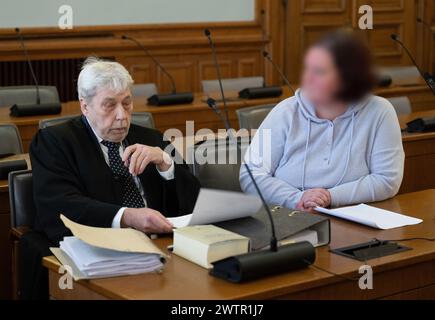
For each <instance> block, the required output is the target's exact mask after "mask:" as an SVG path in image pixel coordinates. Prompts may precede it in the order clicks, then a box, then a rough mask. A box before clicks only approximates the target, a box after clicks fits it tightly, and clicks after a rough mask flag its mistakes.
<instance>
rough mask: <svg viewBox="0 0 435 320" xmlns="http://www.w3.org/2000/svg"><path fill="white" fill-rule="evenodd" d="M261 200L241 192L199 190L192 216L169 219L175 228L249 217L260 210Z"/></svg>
mask: <svg viewBox="0 0 435 320" xmlns="http://www.w3.org/2000/svg"><path fill="white" fill-rule="evenodd" d="M261 205H262V203H261V200H260V198H259V197H257V196H254V195H248V194H244V193H242V192H232V191H222V190H213V189H201V191H200V192H199V196H198V200H197V201H196V204H195V208H194V209H193V213H192V214H187V215H184V216H181V217H175V218H169V221H171V223H172V224H173V225H174V227H175V228H182V227H185V226H192V225H201V224H210V223H216V222H220V221H227V220H232V219H238V218H244V217H249V216H252V215H254V214H256V213H257V212H258V210H260V208H261Z"/></svg>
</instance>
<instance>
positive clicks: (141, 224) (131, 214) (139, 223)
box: [121, 208, 173, 233]
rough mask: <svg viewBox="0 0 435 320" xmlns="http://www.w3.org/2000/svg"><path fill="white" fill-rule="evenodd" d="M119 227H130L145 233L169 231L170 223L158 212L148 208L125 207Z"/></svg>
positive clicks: (170, 229)
mask: <svg viewBox="0 0 435 320" xmlns="http://www.w3.org/2000/svg"><path fill="white" fill-rule="evenodd" d="M121 227H123V228H126V227H131V228H134V229H136V230H139V231H142V232H145V233H169V232H171V231H172V229H173V226H172V224H171V223H170V222H169V221H168V219H166V218H165V217H164V216H163V215H162V214H161V213H160V212H158V211H156V210H153V209H149V208H138V209H136V208H126V209H125V210H124V214H123V215H122V218H121Z"/></svg>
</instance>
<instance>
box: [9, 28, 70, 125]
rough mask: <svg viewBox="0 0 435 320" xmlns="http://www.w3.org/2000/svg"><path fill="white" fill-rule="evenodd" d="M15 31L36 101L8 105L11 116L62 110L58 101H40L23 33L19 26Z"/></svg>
mask: <svg viewBox="0 0 435 320" xmlns="http://www.w3.org/2000/svg"><path fill="white" fill-rule="evenodd" d="M15 32H16V34H17V36H18V40H19V41H20V44H21V49H22V51H23V54H24V58H25V59H26V62H27V65H28V67H29V70H30V74H31V76H32V80H33V83H34V85H35V90H36V103H27V104H14V105H12V106H11V107H10V114H11V116H15V117H21V116H32V115H44V114H58V113H60V112H61V110H62V106H61V104H60V103H59V102H53V103H41V95H40V92H39V83H38V79H37V78H36V74H35V70H34V69H33V66H32V62H31V60H30V56H29V52H28V51H27V47H26V44H25V41H24V37H23V34H22V33H21V30H20V28H15Z"/></svg>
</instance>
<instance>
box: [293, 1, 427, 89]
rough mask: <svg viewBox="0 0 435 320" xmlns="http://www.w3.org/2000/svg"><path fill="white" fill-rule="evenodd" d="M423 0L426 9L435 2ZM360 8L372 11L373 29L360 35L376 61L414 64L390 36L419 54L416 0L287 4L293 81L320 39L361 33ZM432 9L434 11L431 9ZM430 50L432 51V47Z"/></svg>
mask: <svg viewBox="0 0 435 320" xmlns="http://www.w3.org/2000/svg"><path fill="white" fill-rule="evenodd" d="M421 1H423V2H425V6H426V7H427V6H428V5H429V4H428V2H433V0H427V1H425V0H421ZM361 5H370V6H372V8H373V12H374V29H373V30H364V31H362V32H360V34H361V35H362V36H363V37H365V38H366V40H367V41H368V44H369V46H370V47H371V48H372V50H373V53H374V56H375V58H376V62H377V63H378V64H379V65H410V64H411V61H410V60H409V58H408V57H407V55H406V54H405V52H404V51H403V50H402V49H401V48H400V47H399V46H398V45H397V44H396V43H394V42H393V41H392V40H391V37H390V35H391V34H392V33H396V34H398V35H399V36H400V37H401V39H402V40H403V42H404V43H405V44H406V45H407V46H408V47H409V48H410V50H411V51H412V52H413V53H414V54H416V55H417V54H418V50H417V41H416V38H417V37H416V33H417V26H416V17H417V9H418V1H417V0H406V1H405V0H351V1H350V0H349V1H341V0H325V1H320V0H294V1H287V7H286V9H285V12H286V20H287V36H286V37H285V44H284V46H285V47H286V49H285V51H286V52H287V57H288V59H287V61H286V63H285V71H286V74H287V76H288V77H289V78H290V81H291V82H298V80H299V77H300V72H301V65H302V58H303V55H304V52H305V51H306V50H307V48H308V47H309V46H310V44H312V43H313V42H314V41H316V40H317V39H318V38H319V37H321V36H322V35H323V34H325V33H327V32H329V31H331V30H334V29H354V30H359V28H358V21H359V18H360V15H359V13H358V9H359V7H360V6H361ZM430 5H433V3H431V4H430ZM431 10H432V11H433V9H432V8H431ZM431 10H429V11H431ZM429 21H433V20H429ZM429 38H430V36H427V37H426V38H425V39H426V40H427V39H429ZM432 38H433V35H432ZM426 42H427V41H426ZM430 43H431V44H432V42H430ZM429 47H431V48H433V46H432V45H429ZM426 50H432V49H426ZM425 54H426V57H425V60H426V61H428V60H430V59H432V60H430V61H431V62H430V64H434V62H432V61H433V60H434V58H433V52H432V53H430V52H426V53H425ZM427 64H429V63H427Z"/></svg>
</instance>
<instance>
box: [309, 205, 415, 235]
mask: <svg viewBox="0 0 435 320" xmlns="http://www.w3.org/2000/svg"><path fill="white" fill-rule="evenodd" d="M316 211H318V212H322V213H326V214H329V215H332V216H335V217H338V218H342V219H346V220H350V221H353V222H357V223H361V224H364V225H366V226H369V227H372V228H376V229H383V230H387V229H393V228H399V227H403V226H408V225H414V224H419V223H420V222H422V221H423V220H421V219H417V218H414V217H409V216H405V215H403V214H400V213H395V212H392V211H388V210H384V209H379V208H375V207H372V206H368V205H366V204H360V205H357V206H350V207H343V208H337V209H325V208H321V207H317V208H316Z"/></svg>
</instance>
